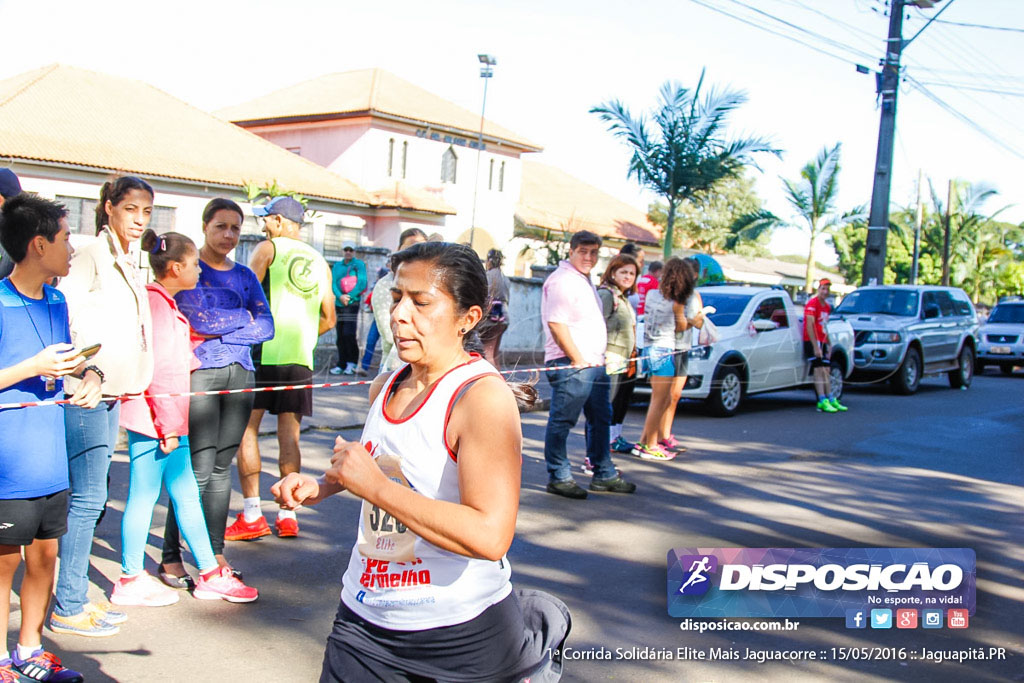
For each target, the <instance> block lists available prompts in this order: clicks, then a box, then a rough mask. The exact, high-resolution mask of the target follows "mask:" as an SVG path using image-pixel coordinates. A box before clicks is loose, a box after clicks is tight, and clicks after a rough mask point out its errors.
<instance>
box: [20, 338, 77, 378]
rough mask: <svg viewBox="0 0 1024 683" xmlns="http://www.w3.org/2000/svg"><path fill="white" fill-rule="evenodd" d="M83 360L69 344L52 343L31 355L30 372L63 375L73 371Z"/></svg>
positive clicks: (42, 374) (49, 375)
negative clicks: (31, 369)
mask: <svg viewBox="0 0 1024 683" xmlns="http://www.w3.org/2000/svg"><path fill="white" fill-rule="evenodd" d="M84 360H85V359H84V358H82V357H81V356H80V355H78V351H76V350H75V347H74V346H72V345H71V344H53V345H52V346H47V347H46V348H45V349H43V350H42V351H40V352H39V353H37V354H36V355H34V356H32V365H33V372H32V374H33V375H39V376H41V377H64V376H65V375H70V374H71V373H72V372H74V371H75V368H77V367H78V366H79V365H81V364H82V362H83V361H84Z"/></svg>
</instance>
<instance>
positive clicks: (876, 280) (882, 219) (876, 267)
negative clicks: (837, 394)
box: [861, 0, 905, 285]
mask: <svg viewBox="0 0 1024 683" xmlns="http://www.w3.org/2000/svg"><path fill="white" fill-rule="evenodd" d="M904 4H905V0H892V7H891V8H890V10H889V39H888V42H887V43H886V50H885V59H883V60H882V73H881V75H880V78H879V90H878V94H879V95H881V97H882V114H881V120H880V122H879V124H878V149H877V151H876V152H875V182H874V185H873V186H872V188H871V212H870V213H869V214H868V237H867V243H866V245H865V250H864V269H863V274H862V277H861V284H864V285H869V284H878V285H880V284H883V283H884V281H885V242H886V238H887V237H888V234H889V192H890V190H891V189H892V148H893V142H894V141H895V139H896V94H897V92H898V91H899V84H900V54H901V53H902V52H903V5H904Z"/></svg>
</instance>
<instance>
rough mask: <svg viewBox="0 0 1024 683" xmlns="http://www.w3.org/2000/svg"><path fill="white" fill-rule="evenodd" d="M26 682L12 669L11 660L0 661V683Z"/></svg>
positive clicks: (12, 663)
mask: <svg viewBox="0 0 1024 683" xmlns="http://www.w3.org/2000/svg"><path fill="white" fill-rule="evenodd" d="M25 680H28V679H26V678H25V677H24V676H22V675H21V674H20V673H18V671H17V670H16V669H15V668H14V662H13V661H11V658H10V657H8V658H7V659H0V683H19V681H25Z"/></svg>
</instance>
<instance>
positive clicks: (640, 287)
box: [636, 273, 658, 315]
mask: <svg viewBox="0 0 1024 683" xmlns="http://www.w3.org/2000/svg"><path fill="white" fill-rule="evenodd" d="M657 288H658V278H656V277H654V276H653V275H651V274H650V273H648V274H647V275H644V276H643V277H642V278H640V280H639V282H637V283H636V293H637V295H638V296H639V297H640V303H639V304H637V307H636V312H637V315H643V314H644V302H645V301H647V292H649V291H651V290H652V289H657Z"/></svg>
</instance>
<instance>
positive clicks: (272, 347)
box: [260, 237, 331, 370]
mask: <svg viewBox="0 0 1024 683" xmlns="http://www.w3.org/2000/svg"><path fill="white" fill-rule="evenodd" d="M271 242H273V243H274V260H273V262H272V263H271V264H270V267H269V268H268V269H267V274H266V277H265V278H264V281H263V289H264V291H265V292H266V293H267V299H268V300H269V302H270V312H271V313H272V314H273V316H274V338H273V339H271V340H270V341H266V342H264V343H263V354H262V357H261V361H260V362H261V363H262V364H263V365H304V366H306V367H307V368H309V369H310V370H312V369H313V351H314V349H316V342H317V339H318V337H319V334H318V332H319V330H320V302H321V300H323V298H324V294H325V293H327V292H329V291H331V290H330V287H331V279H330V273H329V271H328V269H327V262H326V261H324V258H323V256H321V255H320V254H319V253H317V251H316V250H315V249H313V247H311V246H309V245H308V244H306V243H305V242H300V241H299V240H296V239H292V238H291V237H275V238H274V239H272V240H271Z"/></svg>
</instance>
